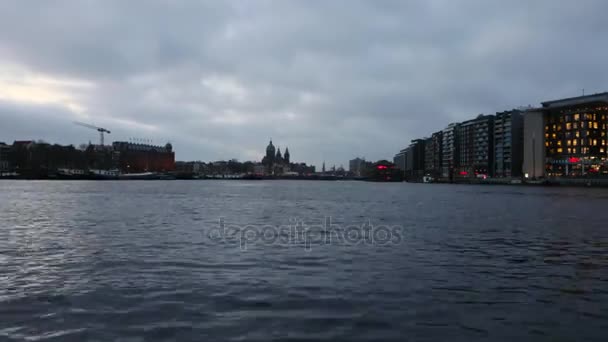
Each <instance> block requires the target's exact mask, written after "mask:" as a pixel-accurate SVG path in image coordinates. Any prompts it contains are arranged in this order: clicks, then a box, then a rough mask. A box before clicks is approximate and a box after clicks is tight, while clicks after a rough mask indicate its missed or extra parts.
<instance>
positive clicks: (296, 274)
mask: <svg viewBox="0 0 608 342" xmlns="http://www.w3.org/2000/svg"><path fill="white" fill-rule="evenodd" d="M607 200H608V192H607V191H606V190H603V189H582V188H527V187H508V186H505V187H503V186H457V185H424V184H406V183H403V184H373V183H362V182H314V181H309V182H307V181H302V182H299V181H252V182H246V181H225V182H222V181H167V182H160V181H158V182H59V181H55V182H44V181H40V182H38V181H29V182H26V181H1V182H0V341H5V340H6V341H13V340H14V341H20V340H44V341H47V340H55V341H85V340H89V341H243V340H254V341H274V340H276V341H279V340H293V341H304V340H326V341H339V340H343V341H371V340H376V341H378V340H383V341H389V340H394V341H404V340H411V341H446V340H449V341H487V340H492V341H513V340H518V341H574V340H578V341H583V340H584V341H605V340H606V334H607V333H606V332H607V331H608V269H607V267H608V227H607V226H606V222H607V219H608V210H606V204H607V203H608V201H607ZM326 217H331V224H332V226H331V227H330V229H331V231H330V233H328V232H327V230H326V228H322V227H319V226H320V225H321V224H323V223H324V222H325V220H326ZM220 218H223V221H224V227H225V228H226V229H228V230H229V231H231V232H232V233H231V234H224V235H214V232H215V233H218V232H222V231H221V230H220V229H219V221H218V220H219V219H220ZM298 219H299V220H303V222H304V223H305V224H306V225H307V226H308V227H309V226H311V225H315V226H317V227H311V228H310V230H309V232H310V234H311V235H305V236H307V237H310V239H308V241H305V240H302V239H299V238H295V237H294V236H290V234H291V233H289V231H285V230H281V231H277V235H276V236H275V238H280V239H277V240H276V241H274V243H272V239H266V240H262V239H261V238H258V239H254V238H253V237H254V235H246V234H244V233H243V232H245V226H246V225H249V227H250V228H248V229H249V233H251V232H256V231H257V232H260V231H261V229H262V227H264V225H273V226H285V227H287V226H288V225H290V224H291V225H292V226H293V223H294V222H296V223H297V222H299V220H298ZM365 222H369V223H370V224H371V225H372V226H373V229H381V228H379V226H381V225H386V226H388V227H394V226H398V227H400V228H399V230H398V231H391V233H397V235H395V236H392V237H393V238H394V239H393V240H391V241H390V242H388V243H386V241H384V240H382V241H381V242H382V243H379V242H378V241H374V243H370V241H369V240H357V239H349V240H346V239H342V240H338V239H337V237H339V236H340V234H342V233H344V232H350V233H352V232H353V230H352V229H350V228H349V229H350V230H348V229H347V228H346V226H347V225H355V224H356V225H360V224H362V223H365ZM238 227H242V228H240V229H241V230H237V229H238ZM367 227H369V226H367ZM281 229H282V228H281ZM235 232H237V233H239V232H240V234H235ZM266 232H267V233H268V232H271V231H270V230H267V231H266ZM249 233H247V234H249ZM334 233H335V235H329V234H334ZM307 234H308V233H307ZM328 235H329V236H333V237H334V238H336V240H332V241H331V243H327V240H326V238H327V236H328ZM303 236H304V235H303ZM379 236H380V237H382V236H381V235H379ZM342 237H344V235H342ZM242 238H245V239H242ZM285 238H287V239H285ZM243 242H246V243H243Z"/></svg>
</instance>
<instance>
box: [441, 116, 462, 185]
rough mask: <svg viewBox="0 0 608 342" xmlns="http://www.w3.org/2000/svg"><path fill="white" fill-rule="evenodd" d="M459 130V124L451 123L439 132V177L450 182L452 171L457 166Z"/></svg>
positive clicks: (452, 175)
mask: <svg viewBox="0 0 608 342" xmlns="http://www.w3.org/2000/svg"><path fill="white" fill-rule="evenodd" d="M459 130H460V124H458V123H451V124H449V125H448V127H446V128H445V129H444V130H443V131H441V134H442V141H441V149H442V154H441V177H443V178H448V179H450V180H452V179H453V177H454V170H455V169H456V168H457V167H458V166H459V165H458V162H459V136H458V135H459Z"/></svg>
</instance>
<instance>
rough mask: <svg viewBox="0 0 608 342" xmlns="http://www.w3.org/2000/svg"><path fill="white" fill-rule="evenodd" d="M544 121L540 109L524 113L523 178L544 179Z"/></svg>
mask: <svg viewBox="0 0 608 342" xmlns="http://www.w3.org/2000/svg"><path fill="white" fill-rule="evenodd" d="M544 127H545V119H544V113H543V111H542V110H541V109H540V108H536V109H530V110H527V111H526V112H524V143H523V144H524V148H523V149H524V161H523V166H522V173H523V176H524V178H529V179H536V178H543V177H545V136H544Z"/></svg>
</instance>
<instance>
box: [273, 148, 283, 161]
mask: <svg viewBox="0 0 608 342" xmlns="http://www.w3.org/2000/svg"><path fill="white" fill-rule="evenodd" d="M274 161H275V163H277V164H280V163H282V162H283V156H282V155H281V148H280V147H279V148H277V155H276V156H275V157H274Z"/></svg>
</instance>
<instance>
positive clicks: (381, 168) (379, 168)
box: [377, 165, 387, 170]
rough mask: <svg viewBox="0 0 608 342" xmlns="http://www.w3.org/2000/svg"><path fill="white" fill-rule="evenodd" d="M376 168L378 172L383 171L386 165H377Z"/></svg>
mask: <svg viewBox="0 0 608 342" xmlns="http://www.w3.org/2000/svg"><path fill="white" fill-rule="evenodd" d="M377 168H378V170H385V169H386V168H387V167H386V165H378V166H377Z"/></svg>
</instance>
